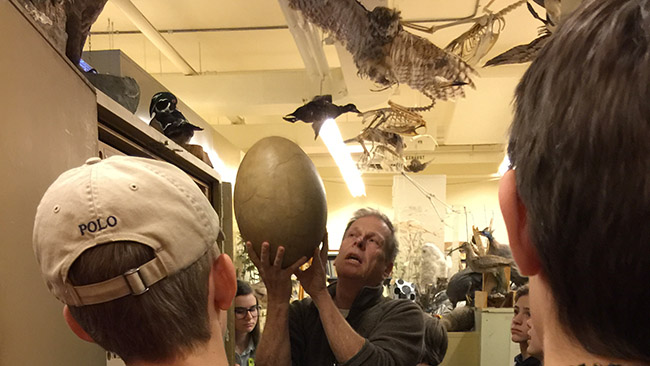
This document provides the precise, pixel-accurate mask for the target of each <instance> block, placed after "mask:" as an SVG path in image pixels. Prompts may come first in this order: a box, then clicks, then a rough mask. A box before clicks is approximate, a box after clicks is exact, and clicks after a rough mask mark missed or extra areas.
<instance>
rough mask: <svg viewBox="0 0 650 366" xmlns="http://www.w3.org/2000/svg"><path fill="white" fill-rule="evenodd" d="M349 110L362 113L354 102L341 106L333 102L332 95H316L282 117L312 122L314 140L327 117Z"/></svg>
mask: <svg viewBox="0 0 650 366" xmlns="http://www.w3.org/2000/svg"><path fill="white" fill-rule="evenodd" d="M348 112H355V113H357V114H360V113H361V112H359V110H358V109H357V107H356V106H355V105H354V104H346V105H344V106H339V105H336V104H334V103H332V96H331V95H329V94H326V95H317V96H315V97H314V99H312V100H311V101H310V102H309V103H307V104H305V105H303V106H302V107H299V108H298V109H296V110H295V111H293V113H291V114H287V115H286V116H284V117H282V118H283V119H284V120H285V121H288V122H291V123H295V122H296V121H303V122H305V123H311V127H312V128H313V129H314V133H315V136H314V140H316V138H318V133H319V132H320V129H321V127H323V123H325V120H326V119H328V118H332V119H334V118H336V117H338V116H340V115H341V114H343V113H348Z"/></svg>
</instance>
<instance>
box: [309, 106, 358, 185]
mask: <svg viewBox="0 0 650 366" xmlns="http://www.w3.org/2000/svg"><path fill="white" fill-rule="evenodd" d="M319 136H320V137H321V138H322V139H323V142H324V143H325V146H327V150H329V152H330V154H331V155H332V158H334V161H335V162H336V165H338V167H339V170H340V171H341V175H343V180H345V183H346V184H347V185H348V189H349V190H350V194H352V197H359V196H365V195H366V186H365V185H364V184H363V180H362V179H361V172H360V171H359V169H358V168H357V165H356V164H355V163H354V161H353V160H352V156H351V155H350V152H349V151H348V149H347V148H346V145H345V144H344V143H343V137H342V136H341V131H339V128H338V126H337V125H336V121H334V119H332V118H328V119H326V120H325V123H323V127H321V129H320V133H319Z"/></svg>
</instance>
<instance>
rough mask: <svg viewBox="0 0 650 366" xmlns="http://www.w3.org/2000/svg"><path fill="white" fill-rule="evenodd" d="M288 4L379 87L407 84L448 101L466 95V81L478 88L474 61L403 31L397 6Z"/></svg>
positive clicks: (331, 1) (342, 1)
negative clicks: (333, 41)
mask: <svg viewBox="0 0 650 366" xmlns="http://www.w3.org/2000/svg"><path fill="white" fill-rule="evenodd" d="M289 5H290V6H291V7H292V8H293V9H296V10H299V11H301V12H302V14H303V15H304V16H305V17H306V18H307V19H309V21H310V22H312V23H314V24H316V25H318V26H319V27H321V28H322V29H323V30H324V31H325V32H328V33H330V34H331V35H332V36H334V37H335V38H336V39H337V40H339V41H340V42H342V43H343V44H344V45H345V47H346V49H347V50H348V51H349V52H350V53H351V54H352V56H353V58H354V62H355V64H356V66H357V69H358V72H359V75H360V76H364V77H368V78H370V79H371V80H373V81H374V82H376V83H378V84H380V85H384V86H387V87H388V86H392V85H394V84H399V83H401V84H407V85H409V86H410V87H412V88H414V89H416V90H418V91H420V92H422V93H423V94H425V95H427V96H429V97H430V98H432V99H433V98H436V99H443V100H444V99H448V98H450V97H455V96H459V95H463V91H462V86H463V85H470V86H472V87H473V86H474V84H473V82H472V80H471V79H470V77H469V75H470V74H472V73H473V72H474V70H473V69H472V68H471V67H470V66H469V65H467V64H466V63H465V62H464V61H462V60H461V59H460V58H459V57H457V56H455V55H452V54H450V53H448V52H445V51H444V50H442V49H440V48H438V47H436V46H435V45H434V44H433V43H431V42H430V41H429V40H427V39H425V38H422V37H418V36H416V35H413V34H411V33H409V32H407V31H405V30H404V29H402V27H401V25H400V24H399V20H400V19H399V12H398V11H396V10H393V9H388V8H385V7H377V8H375V9H373V10H372V11H368V10H367V9H366V8H364V7H363V5H361V4H360V3H359V2H358V1H356V0H289Z"/></svg>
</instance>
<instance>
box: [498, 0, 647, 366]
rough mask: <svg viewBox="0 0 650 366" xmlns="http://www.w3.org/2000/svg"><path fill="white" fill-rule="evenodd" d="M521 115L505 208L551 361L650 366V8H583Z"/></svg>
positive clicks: (528, 88) (534, 75)
mask: <svg viewBox="0 0 650 366" xmlns="http://www.w3.org/2000/svg"><path fill="white" fill-rule="evenodd" d="M514 110H515V114H514V120H513V124H512V127H511V130H510V141H509V145H508V156H509V158H510V162H511V167H510V170H509V171H508V172H507V173H506V174H505V175H504V176H503V178H502V179H501V183H500V187H499V201H500V205H501V211H502V212H503V217H504V221H505V224H506V229H507V231H508V236H509V238H510V247H511V248H512V253H513V256H514V259H515V260H516V262H517V264H518V265H519V269H520V270H521V272H522V274H524V275H528V276H530V303H531V309H532V312H533V315H534V316H533V318H532V319H533V326H534V329H535V331H536V332H537V333H538V334H539V335H540V336H541V338H542V342H543V344H544V362H545V364H546V365H550V366H555V365H582V364H584V365H594V364H600V365H609V364H615V365H648V364H650V316H648V309H647V304H648V303H650V286H648V285H647V284H646V280H647V279H648V278H650V255H647V253H648V248H649V244H648V243H649V242H650V224H648V223H649V222H650V142H649V141H650V1H649V0H618V1H605V0H585V1H583V2H582V3H581V5H580V6H579V7H578V8H577V9H576V10H575V12H573V13H572V14H571V15H570V16H569V17H567V19H566V21H564V23H563V24H561V25H560V26H559V27H558V29H557V31H556V32H555V33H554V34H553V37H552V39H551V40H550V41H549V43H547V44H546V46H545V47H544V48H543V49H542V50H541V51H540V53H539V54H538V56H537V58H536V59H535V61H533V62H532V64H531V65H530V67H529V68H528V70H527V71H526V73H525V74H524V76H523V78H522V80H521V82H520V83H519V85H518V86H517V88H516V92H515V108H514Z"/></svg>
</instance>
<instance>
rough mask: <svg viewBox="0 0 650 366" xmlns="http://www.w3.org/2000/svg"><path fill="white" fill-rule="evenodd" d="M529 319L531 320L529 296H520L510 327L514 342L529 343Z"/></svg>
mask: <svg viewBox="0 0 650 366" xmlns="http://www.w3.org/2000/svg"><path fill="white" fill-rule="evenodd" d="M528 319H530V306H529V305H528V295H524V296H520V297H519V299H517V303H516V304H515V316H514V317H513V318H512V324H511V325H510V334H511V335H512V341H513V342H515V343H521V342H527V341H528V339H529V337H528V329H529V327H528Z"/></svg>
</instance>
